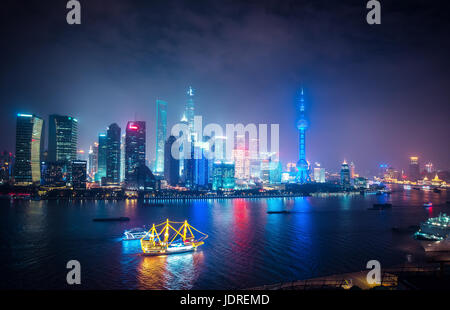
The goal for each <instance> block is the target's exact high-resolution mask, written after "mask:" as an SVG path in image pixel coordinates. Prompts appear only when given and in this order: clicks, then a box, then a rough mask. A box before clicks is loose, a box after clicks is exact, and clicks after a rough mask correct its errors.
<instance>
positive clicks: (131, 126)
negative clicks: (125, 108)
mask: <svg viewBox="0 0 450 310" xmlns="http://www.w3.org/2000/svg"><path fill="white" fill-rule="evenodd" d="M128 128H130V129H133V130H138V129H139V127H138V126H136V125H130V126H129V127H128Z"/></svg>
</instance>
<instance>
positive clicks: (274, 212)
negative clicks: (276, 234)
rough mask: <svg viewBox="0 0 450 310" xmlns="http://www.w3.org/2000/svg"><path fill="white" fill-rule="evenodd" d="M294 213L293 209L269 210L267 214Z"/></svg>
mask: <svg viewBox="0 0 450 310" xmlns="http://www.w3.org/2000/svg"><path fill="white" fill-rule="evenodd" d="M289 213H292V212H291V211H286V210H282V211H267V214H289Z"/></svg>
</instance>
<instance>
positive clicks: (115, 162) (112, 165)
mask: <svg viewBox="0 0 450 310" xmlns="http://www.w3.org/2000/svg"><path fill="white" fill-rule="evenodd" d="M106 182H107V183H108V184H110V185H119V184H120V127H119V125H117V124H116V123H114V124H111V125H110V126H109V127H108V130H107V132H106Z"/></svg>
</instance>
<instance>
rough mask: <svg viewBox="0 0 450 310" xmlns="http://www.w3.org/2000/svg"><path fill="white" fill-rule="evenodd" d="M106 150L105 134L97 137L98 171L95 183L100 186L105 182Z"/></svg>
mask: <svg viewBox="0 0 450 310" xmlns="http://www.w3.org/2000/svg"><path fill="white" fill-rule="evenodd" d="M107 148H108V137H107V136H106V134H105V133H101V134H99V135H98V169H97V174H96V175H95V181H96V182H100V183H101V184H102V185H103V183H105V182H106V154H107Z"/></svg>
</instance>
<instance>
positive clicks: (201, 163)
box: [193, 137, 209, 188]
mask: <svg viewBox="0 0 450 310" xmlns="http://www.w3.org/2000/svg"><path fill="white" fill-rule="evenodd" d="M205 140H206V141H207V140H209V137H205ZM208 151H209V143H208V142H205V141H203V142H200V141H197V142H195V143H194V175H193V179H194V180H193V184H194V186H195V187H196V188H206V187H207V186H208V181H209V176H208V162H209V160H208V154H207V153H208Z"/></svg>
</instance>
